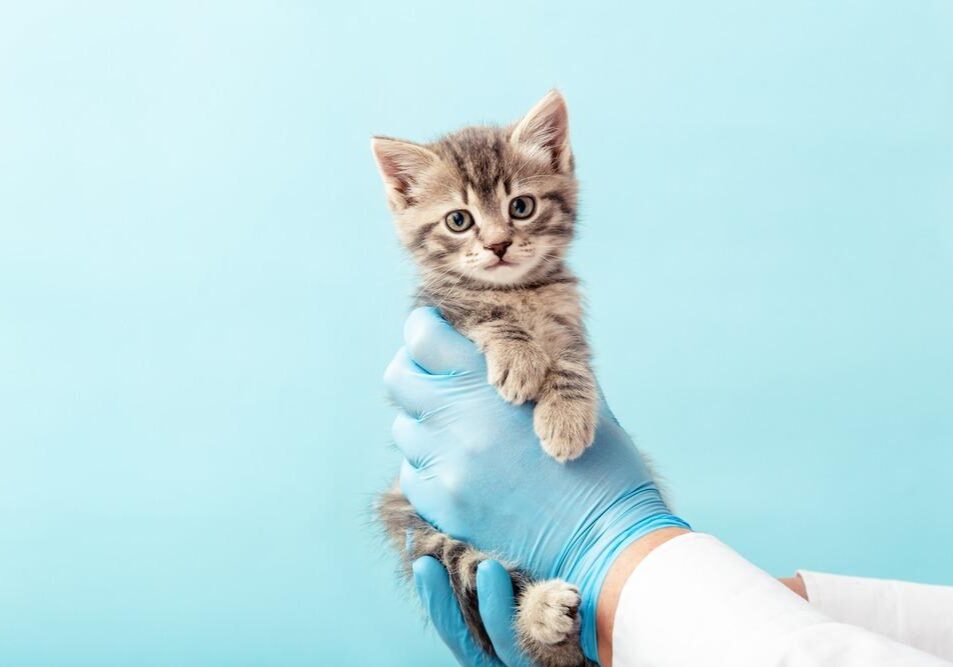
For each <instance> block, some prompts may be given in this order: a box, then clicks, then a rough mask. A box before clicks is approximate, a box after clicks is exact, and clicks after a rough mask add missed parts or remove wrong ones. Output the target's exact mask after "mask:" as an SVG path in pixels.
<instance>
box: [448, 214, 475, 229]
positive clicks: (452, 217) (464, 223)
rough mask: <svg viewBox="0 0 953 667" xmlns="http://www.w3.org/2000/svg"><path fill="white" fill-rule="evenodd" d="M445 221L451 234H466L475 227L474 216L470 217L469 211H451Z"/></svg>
mask: <svg viewBox="0 0 953 667" xmlns="http://www.w3.org/2000/svg"><path fill="white" fill-rule="evenodd" d="M444 221H445V222H446V223H447V229H449V230H450V231H451V232H457V233H460V232H465V231H467V230H468V229H470V227H472V226H473V216H472V215H470V212H469V211H464V210H462V209H461V210H459V211H450V212H449V213H447V217H446V218H444Z"/></svg>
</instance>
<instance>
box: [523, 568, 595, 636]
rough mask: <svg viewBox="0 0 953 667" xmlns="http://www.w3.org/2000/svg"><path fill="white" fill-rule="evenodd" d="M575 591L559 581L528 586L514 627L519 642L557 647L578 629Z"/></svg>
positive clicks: (576, 592)
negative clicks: (518, 636)
mask: <svg viewBox="0 0 953 667" xmlns="http://www.w3.org/2000/svg"><path fill="white" fill-rule="evenodd" d="M579 602H580V598H579V590H578V589H577V588H576V587H575V586H573V585H572V584H568V583H566V582H565V581H563V580H562V579H550V580H549V581H537V582H535V583H532V584H530V585H529V586H528V587H527V588H526V590H525V591H523V595H522V596H521V597H520V600H519V608H518V609H517V611H516V623H517V628H518V630H519V631H520V635H521V638H522V639H523V641H526V640H529V641H533V642H539V643H541V644H558V643H559V642H562V641H565V640H566V639H569V638H570V637H571V636H572V635H574V634H575V633H576V632H577V631H578V630H579V614H578V612H579Z"/></svg>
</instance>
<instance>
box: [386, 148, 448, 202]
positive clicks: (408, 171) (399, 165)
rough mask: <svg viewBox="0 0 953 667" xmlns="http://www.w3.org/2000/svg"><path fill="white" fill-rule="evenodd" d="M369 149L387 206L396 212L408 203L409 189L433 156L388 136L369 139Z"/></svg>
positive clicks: (422, 149)
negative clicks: (372, 155) (379, 173)
mask: <svg viewBox="0 0 953 667" xmlns="http://www.w3.org/2000/svg"><path fill="white" fill-rule="evenodd" d="M371 150H372V151H373V152H374V159H375V160H377V168H378V169H379V170H380V172H381V178H382V179H384V186H385V187H386V188H387V199H388V201H389V202H390V204H391V206H392V207H395V208H396V209H398V210H399V209H402V208H404V207H406V206H408V205H410V204H412V203H413V200H412V199H411V197H410V189H411V187H412V186H413V184H414V183H415V182H416V181H417V179H418V178H419V177H420V174H421V173H422V172H423V171H424V170H425V169H427V167H429V166H431V165H432V164H434V162H436V160H437V159H438V158H437V155H436V154H435V153H434V152H433V151H431V150H429V149H427V148H424V147H423V146H420V145H419V144H415V143H412V142H410V141H401V140H399V139H390V138H389V137H373V138H372V139H371Z"/></svg>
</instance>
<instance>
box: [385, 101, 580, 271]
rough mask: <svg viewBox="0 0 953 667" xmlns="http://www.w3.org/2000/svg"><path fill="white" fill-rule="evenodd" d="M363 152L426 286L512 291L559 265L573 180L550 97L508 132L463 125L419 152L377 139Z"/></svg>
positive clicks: (563, 117) (565, 123)
mask: <svg viewBox="0 0 953 667" xmlns="http://www.w3.org/2000/svg"><path fill="white" fill-rule="evenodd" d="M371 147H372V149H373V151H374V157H375V158H376V159H377V166H378V168H379V169H380V172H381V176H382V177H383V179H384V185H385V186H386V190H387V200H388V203H389V204H390V208H391V210H392V211H393V213H394V221H395V223H396V225H397V232H398V235H399V237H400V240H401V242H402V243H403V244H404V246H405V247H406V248H407V249H408V250H409V251H410V253H411V255H412V256H413V257H414V259H415V260H416V261H417V263H418V265H419V266H420V269H421V272H422V273H423V274H424V277H425V278H431V279H439V278H446V279H448V280H449V281H451V282H464V281H475V282H477V283H479V284H482V285H485V286H509V285H520V284H525V283H527V282H531V281H533V280H536V279H539V278H541V277H543V276H545V275H546V274H547V273H549V272H551V271H552V270H553V269H554V268H555V267H557V266H558V265H559V264H560V263H561V261H562V259H563V257H564V255H565V253H566V249H567V247H568V246H569V243H570V241H571V240H572V234H573V228H574V226H575V217H576V179H575V177H574V176H573V159H572V152H571V150H570V148H569V120H568V115H567V112H566V102H565V100H563V97H562V95H560V94H559V93H558V92H557V91H555V90H554V91H551V92H550V93H549V94H548V95H546V97H544V98H543V99H542V100H541V101H540V102H539V103H538V104H537V105H536V106H535V107H533V109H532V110H531V111H530V112H529V113H528V114H526V116H525V117H524V118H523V119H522V120H520V121H519V122H518V123H516V124H515V125H512V126H510V127H507V128H498V127H467V128H464V129H462V130H459V131H457V132H454V133H452V134H449V135H447V136H446V137H443V138H442V139H440V140H438V141H436V142H434V143H431V144H425V145H421V144H415V143H411V142H408V141H400V140H397V139H389V138H385V137H375V138H374V139H373V140H372V142H371Z"/></svg>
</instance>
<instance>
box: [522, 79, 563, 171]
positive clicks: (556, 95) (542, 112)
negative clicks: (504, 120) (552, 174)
mask: <svg viewBox="0 0 953 667" xmlns="http://www.w3.org/2000/svg"><path fill="white" fill-rule="evenodd" d="M510 141H512V142H514V143H517V144H523V145H524V146H529V147H532V148H535V149H538V150H543V151H546V152H547V153H548V157H549V158H550V159H551V160H552V163H553V167H555V169H556V170H557V171H560V172H563V173H570V172H571V171H572V168H573V163H572V150H571V149H570V147H569V112H568V110H567V109H566V100H565V99H563V96H562V94H561V93H560V92H559V91H558V90H551V91H549V92H548V93H547V94H546V97H544V98H543V99H541V100H540V101H539V102H537V103H536V106H534V107H533V108H532V109H530V112H529V113H528V114H526V115H525V116H523V119H522V120H520V122H518V123H517V124H516V127H514V128H513V132H512V134H510Z"/></svg>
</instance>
